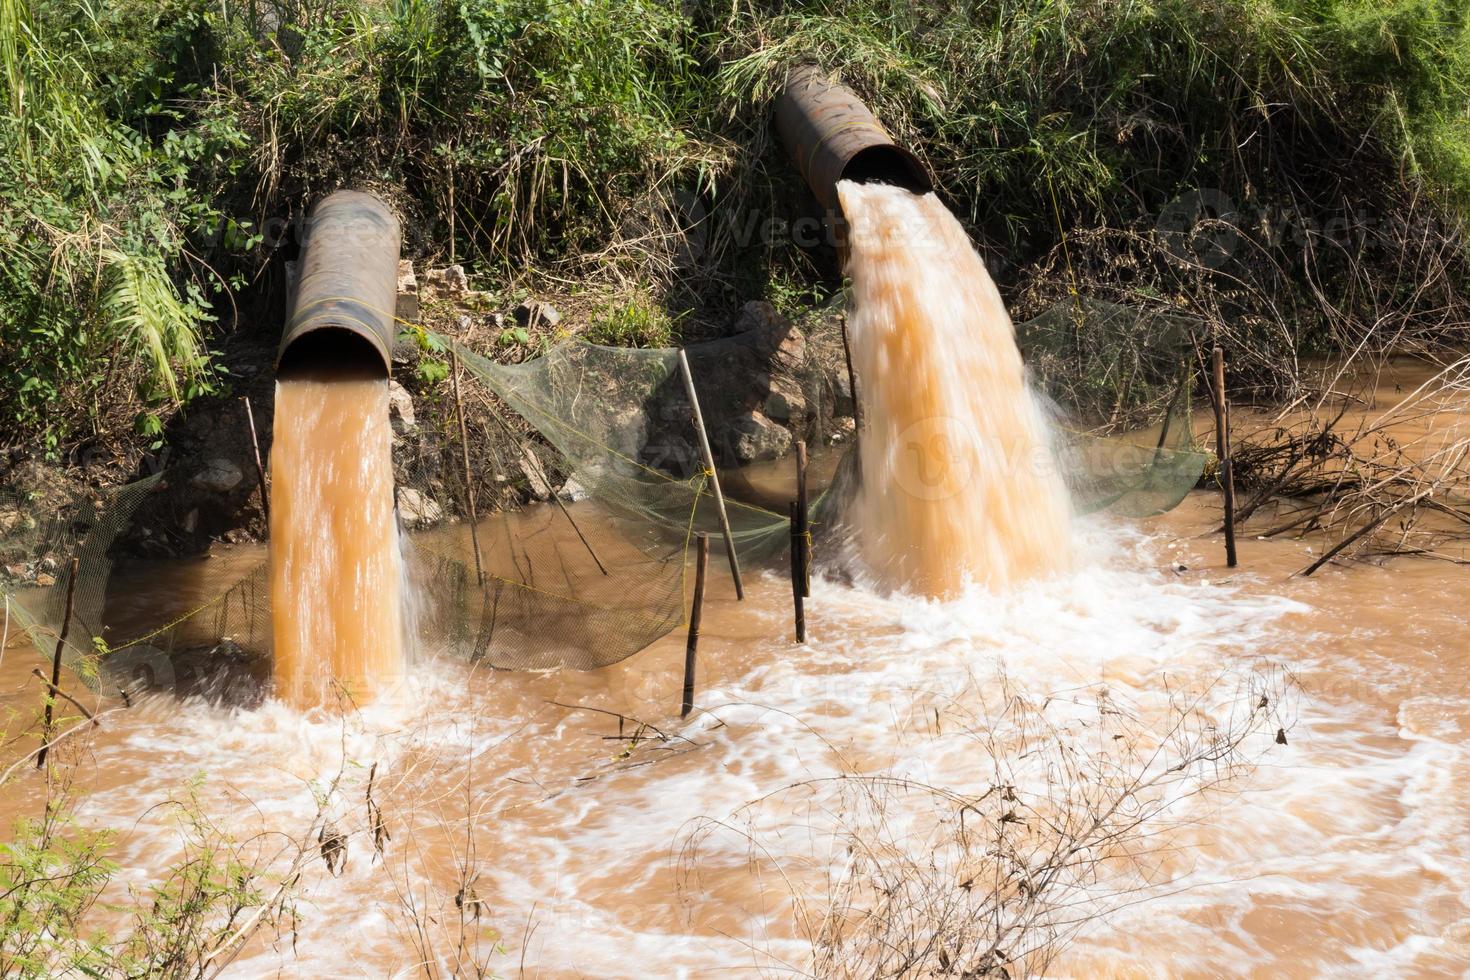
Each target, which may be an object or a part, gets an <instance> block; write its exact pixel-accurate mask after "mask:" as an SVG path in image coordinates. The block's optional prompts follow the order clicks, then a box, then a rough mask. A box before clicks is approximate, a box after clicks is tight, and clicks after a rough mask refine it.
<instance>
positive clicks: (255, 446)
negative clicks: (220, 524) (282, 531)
mask: <svg viewBox="0 0 1470 980" xmlns="http://www.w3.org/2000/svg"><path fill="white" fill-rule="evenodd" d="M245 418H246V419H247V420H248V421H249V422H250V448H251V449H252V450H254V452H255V480H256V482H257V483H259V484H260V512H261V513H262V514H264V515H265V524H266V527H267V528H269V527H270V523H271V501H270V496H269V495H268V494H267V493H266V491H265V466H264V464H262V463H261V461H260V437H259V436H258V435H257V434H256V432H255V412H253V411H251V409H250V396H249V395H246V396H245Z"/></svg>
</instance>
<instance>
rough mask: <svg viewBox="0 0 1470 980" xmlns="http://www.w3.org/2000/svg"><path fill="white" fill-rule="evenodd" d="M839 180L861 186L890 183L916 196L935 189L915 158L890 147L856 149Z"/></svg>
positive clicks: (899, 148)
mask: <svg viewBox="0 0 1470 980" xmlns="http://www.w3.org/2000/svg"><path fill="white" fill-rule="evenodd" d="M839 179H841V180H853V181H857V182H858V183H860V184H893V185H894V186H895V187H902V188H904V189H905V190H910V191H913V192H914V193H915V194H927V193H929V192H930V191H932V190H934V183H933V181H931V180H930V179H929V173H928V171H927V170H925V169H924V165H923V164H922V163H920V162H919V160H918V158H917V157H915V156H914V155H913V154H912V153H910V152H909V151H908V150H905V149H904V148H903V147H900V146H894V145H892V144H889V145H886V146H885V145H878V146H870V147H868V148H866V149H863V150H859V151H858V152H857V153H856V154H854V155H853V158H852V159H851V160H849V161H848V162H847V166H845V167H843V168H842V175H841V177H840V178H839Z"/></svg>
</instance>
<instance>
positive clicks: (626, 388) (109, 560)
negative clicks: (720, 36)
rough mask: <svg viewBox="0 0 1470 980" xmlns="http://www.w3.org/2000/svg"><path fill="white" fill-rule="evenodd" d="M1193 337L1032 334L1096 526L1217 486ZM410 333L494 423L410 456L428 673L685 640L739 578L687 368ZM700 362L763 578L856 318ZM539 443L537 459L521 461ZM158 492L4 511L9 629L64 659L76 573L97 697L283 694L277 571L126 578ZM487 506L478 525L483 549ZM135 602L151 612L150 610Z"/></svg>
mask: <svg viewBox="0 0 1470 980" xmlns="http://www.w3.org/2000/svg"><path fill="white" fill-rule="evenodd" d="M1196 327H1197V325H1196V324H1194V323H1193V322H1192V321H1190V320H1189V319H1188V318H1185V317H1180V316H1176V315H1172V314H1165V313H1148V312H1141V311H1138V310H1134V309H1130V308H1126V307H1121V306H1114V305H1110V304H1106V303H1100V302H1095V301H1087V300H1080V301H1070V300H1069V301H1067V302H1064V303H1061V304H1058V305H1057V306H1056V307H1054V308H1052V309H1050V310H1048V311H1046V312H1045V313H1043V314H1042V315H1040V316H1038V317H1036V318H1035V319H1032V320H1030V321H1027V322H1024V323H1021V324H1018V326H1017V337H1018V341H1019V343H1020V344H1021V347H1022V349H1023V351H1024V353H1025V355H1026V360H1027V364H1028V370H1029V371H1030V372H1031V373H1032V375H1033V378H1034V381H1035V383H1036V384H1037V385H1038V387H1039V388H1040V389H1041V390H1042V391H1044V392H1045V393H1046V394H1047V396H1048V398H1049V399H1050V401H1051V403H1052V404H1053V405H1054V407H1055V411H1056V415H1057V419H1058V426H1057V428H1058V430H1059V433H1060V437H1059V444H1058V452H1059V454H1060V455H1061V457H1062V463H1063V466H1064V469H1065V471H1066V473H1067V474H1068V478H1069V480H1070V484H1071V488H1072V492H1073V494H1074V497H1075V499H1076V503H1077V507H1078V509H1079V510H1080V511H1084V512H1087V511H1097V510H1106V511H1109V512H1111V513H1118V514H1124V515H1129V516H1140V515H1146V514H1153V513H1158V512H1161V511H1163V510H1167V509H1168V508H1169V507H1172V506H1173V505H1174V504H1176V503H1177V502H1178V501H1179V500H1180V499H1182V497H1183V496H1184V494H1185V493H1187V492H1188V490H1189V489H1190V488H1191V487H1193V486H1194V485H1195V483H1196V482H1197V480H1198V479H1199V476H1200V473H1201V471H1202V470H1203V467H1204V463H1205V460H1206V456H1205V454H1204V453H1202V452H1200V451H1199V450H1198V449H1197V448H1196V446H1195V445H1194V439H1193V433H1192V430H1191V426H1190V424H1189V412H1190V407H1191V400H1192V399H1191V389H1190V384H1191V381H1190V379H1191V375H1192V371H1191V370H1190V366H1191V364H1192V345H1191V331H1192V330H1194V329H1196ZM412 329H414V330H419V331H421V333H420V338H421V339H422V340H423V341H425V343H426V344H427V347H428V349H429V350H430V351H437V352H439V353H441V354H447V353H449V352H453V354H454V355H455V356H456V357H457V359H458V361H459V362H460V364H461V365H462V367H463V370H462V374H461V377H460V383H461V391H460V398H461V399H462V401H463V403H464V404H465V405H467V406H475V407H476V411H474V412H473V413H472V414H473V416H474V419H475V421H474V423H473V425H471V426H470V427H468V428H467V430H466V435H467V437H468V438H467V439H466V440H465V441H466V443H474V444H475V446H476V449H477V452H476V453H475V455H474V457H473V459H474V462H473V463H472V465H471V466H470V467H468V468H466V466H465V465H464V457H465V455H467V454H468V453H467V451H465V450H463V447H462V445H461V441H460V439H459V438H458V433H457V432H454V431H436V432H420V433H419V434H418V435H417V436H416V437H413V438H410V437H406V436H405V437H403V438H402V439H399V440H397V441H396V442H395V480H396V484H397V490H396V493H397V504H398V512H399V519H400V521H401V523H402V525H403V526H404V527H405V529H406V530H407V531H408V532H409V534H408V536H407V542H406V546H405V556H406V569H407V575H408V577H409V579H410V582H411V584H412V588H411V590H410V592H411V595H413V596H414V597H415V599H414V609H413V616H412V629H413V630H414V632H415V634H416V637H417V642H416V643H414V644H412V646H413V648H414V649H415V650H417V651H419V655H421V656H432V655H437V654H447V655H451V656H456V657H461V658H464V659H468V660H472V661H474V662H477V663H484V664H486V665H488V666H491V667H495V668H501V669H515V670H541V669H554V668H560V667H570V668H575V669H582V670H590V669H595V668H598V667H602V666H606V665H608V664H612V663H616V662H618V661H620V660H622V659H624V658H626V657H628V656H630V655H632V654H633V653H636V652H637V651H638V650H641V649H643V648H644V647H646V646H647V645H648V644H649V643H651V642H653V641H654V640H656V639H658V638H659V637H661V636H663V635H665V634H666V633H668V632H669V631H671V630H673V629H675V628H678V627H679V626H681V625H682V624H683V623H684V622H685V619H686V604H687V592H688V588H687V586H688V582H687V569H688V564H689V563H688V559H687V556H688V554H689V548H688V546H689V544H690V542H691V540H692V538H693V536H694V535H695V534H696V533H700V532H703V533H707V534H709V535H710V537H711V541H712V544H713V545H714V547H715V553H714V555H712V558H711V573H712V574H722V572H723V568H722V566H723V563H724V555H723V553H722V551H721V546H720V524H719V520H718V514H717V511H716V507H715V499H714V494H713V488H712V485H711V475H712V474H711V473H710V472H709V470H708V469H707V468H706V466H705V465H704V462H703V458H702V453H701V450H700V448H699V442H698V437H697V434H696V430H695V427H694V425H693V422H692V416H693V407H692V406H691V404H690V402H689V398H688V395H687V393H686V389H685V386H684V383H683V380H682V377H681V374H680V370H679V364H678V354H677V352H676V351H673V350H630V349H625V348H610V347H599V346H594V345H590V344H585V343H580V342H568V343H564V344H562V345H560V346H558V347H556V348H553V349H552V350H550V351H548V352H547V353H546V354H544V355H543V356H540V357H537V358H535V359H532V360H529V361H526V362H525V363H521V364H504V363H499V362H496V361H493V360H490V359H488V358H486V357H483V356H481V355H480V354H479V353H477V352H476V351H474V350H471V349H469V348H467V347H465V346H463V345H460V344H456V343H455V342H453V341H451V340H449V339H447V338H444V337H439V336H436V335H433V334H429V333H428V332H426V331H422V330H421V328H417V327H414V328H412ZM689 360H690V366H691V373H692V375H693V378H694V381H695V384H696V386H697V390H698V393H699V399H700V403H701V407H702V409H703V412H704V415H705V418H706V421H707V423H708V429H709V435H710V440H711V443H712V447H713V453H714V455H715V458H716V462H717V464H718V465H719V466H720V469H721V473H722V477H723V478H724V483H725V490H726V493H727V496H728V500H727V511H728V514H729V520H730V524H731V529H732V534H733V537H734V539H735V541H736V545H737V550H738V552H739V554H740V557H741V558H742V559H743V560H744V561H745V562H746V563H747V564H748V565H751V564H754V563H755V562H756V561H757V560H759V559H760V558H762V557H764V556H767V555H770V554H772V553H774V552H776V551H777V550H779V549H782V548H784V547H786V545H787V542H788V541H789V527H788V524H787V512H786V507H785V500H786V499H789V488H790V483H789V481H788V482H787V483H786V484H785V485H784V486H780V487H779V488H778V490H777V491H776V492H775V493H774V494H772V493H766V494H764V495H763V494H762V493H761V492H759V486H758V481H754V480H751V479H747V478H745V476H744V472H748V471H741V470H739V469H738V468H736V466H735V464H736V463H738V462H739V461H741V460H742V459H745V458H748V457H750V456H752V455H755V456H758V457H759V456H764V457H779V456H781V455H782V454H784V453H786V452H787V451H788V450H789V448H790V444H791V442H792V440H793V438H796V437H804V438H805V439H806V441H807V443H808V445H810V446H812V447H824V446H826V445H827V444H828V442H829V441H830V437H832V436H833V435H834V434H835V433H837V432H838V431H841V430H843V429H844V427H846V428H847V429H849V430H850V426H851V422H850V420H849V419H848V416H850V414H851V391H850V390H849V386H848V384H847V377H846V371H845V366H844V358H843V356H842V337H841V316H840V313H839V312H838V311H829V312H828V314H827V315H824V316H820V317H814V318H813V319H812V321H811V322H809V323H808V324H806V325H804V326H803V327H801V328H799V329H790V328H783V329H775V328H771V329H765V328H759V329H753V330H750V331H747V332H745V333H742V334H741V335H739V336H736V337H731V338H728V339H726V340H722V341H717V342H714V343H711V344H705V345H700V346H699V347H697V348H692V349H691V350H690V351H689ZM443 387H444V388H446V389H447V388H448V387H449V383H448V382H445V383H444V385H443ZM441 397H448V395H447V391H446V392H445V393H443V394H441ZM772 420H777V421H778V422H779V423H780V424H779V425H774V424H771V422H772ZM530 429H534V430H535V432H536V433H537V434H539V436H540V438H539V439H530V438H526V434H527V432H528V431H529V430H530ZM832 451H833V452H840V451H842V450H841V449H834V450H832ZM779 465H781V466H782V467H783V468H789V463H781V464H779ZM161 479H162V478H161V477H152V478H149V479H146V480H141V481H139V482H137V483H133V484H129V485H127V486H124V487H122V488H120V489H117V490H114V491H111V492H109V493H94V494H89V495H87V496H85V497H83V498H79V499H78V500H76V501H74V502H73V503H71V504H70V505H68V506H65V507H62V508H60V509H59V510H58V509H55V508H53V510H52V512H50V513H48V514H40V513H35V512H34V511H33V509H31V508H29V507H28V506H27V504H26V502H25V501H24V500H23V499H20V498H11V499H0V565H3V567H4V576H5V577H4V578H3V579H0V591H3V592H4V593H5V595H6V605H7V607H8V610H9V616H10V622H11V623H12V624H13V626H20V627H22V628H24V629H25V630H26V631H27V632H28V633H29V634H30V636H31V638H32V639H33V641H34V642H35V643H36V645H37V648H38V649H40V650H41V651H43V652H44V653H46V654H47V655H49V654H50V652H51V651H52V650H53V649H54V648H55V646H56V643H57V638H58V635H59V633H60V629H61V625H62V622H63V620H64V618H65V603H66V591H67V587H68V584H69V583H68V575H69V572H68V568H67V561H68V559H69V558H70V557H71V556H73V555H75V556H77V557H78V558H79V559H80V569H81V571H80V573H79V577H78V582H77V586H76V590H75V597H74V603H73V605H74V608H73V614H72V620H71V627H70V629H69V631H68V634H67V638H66V642H65V644H64V645H63V654H62V656H63V662H64V663H65V664H66V665H67V666H68V667H69V668H70V669H72V670H73V671H74V672H75V673H77V675H78V676H80V677H82V678H83V679H84V680H85V681H86V682H87V683H88V684H89V685H92V686H94V687H97V688H101V689H104V690H106V691H107V692H108V693H115V692H122V693H124V694H128V693H130V692H132V691H136V690H140V689H143V688H147V687H157V686H167V687H174V688H182V689H185V690H188V689H190V687H189V685H190V684H192V683H193V682H194V681H196V680H199V681H201V682H202V680H203V678H205V677H206V676H208V675H210V674H211V672H212V671H217V669H218V667H219V666H220V665H222V664H223V665H228V666H230V667H232V668H233V669H232V670H230V671H227V672H226V675H225V676H226V682H225V683H226V684H227V685H229V688H228V690H227V691H226V692H225V693H226V694H227V695H228V694H231V693H233V694H234V695H236V696H240V697H251V696H256V695H257V694H258V692H259V690H260V689H261V685H262V684H263V683H264V682H265V681H267V680H268V676H269V660H270V643H271V621H270V589H269V581H268V577H267V571H266V566H265V550H264V548H259V547H257V548H254V549H249V548H247V549H241V550H240V551H239V552H238V553H236V554H235V557H234V558H232V559H230V560H229V562H228V567H227V570H226V571H224V572H219V573H216V574H213V575H210V576H205V577H202V578H201V577H200V576H199V575H197V574H192V573H190V571H189V570H188V569H185V570H184V572H182V573H179V572H177V571H176V572H175V573H174V574H175V575H176V576H177V582H176V583H169V582H166V581H163V582H161V584H160V580H159V579H158V576H159V575H162V574H164V572H163V571H161V569H162V568H167V567H174V568H177V566H178V563H177V562H173V563H168V565H159V564H144V565H138V564H136V563H133V564H129V565H126V566H123V567H116V566H117V564H118V559H117V554H118V552H119V550H120V549H119V545H120V543H122V542H126V541H128V540H134V539H136V538H137V536H138V535H139V534H140V533H142V532H141V531H140V529H139V528H138V527H136V526H134V525H135V517H136V515H137V514H138V511H139V507H140V506H141V505H142V504H143V503H144V502H145V501H146V500H147V498H148V495H149V494H150V493H152V492H153V491H154V490H155V489H156V488H157V487H158V486H159V485H160V480H161ZM778 483H779V481H778ZM527 498H531V499H533V500H537V501H540V502H539V503H536V504H534V505H532V506H525V507H497V508H495V512H494V513H492V514H490V515H488V516H486V515H485V514H484V513H483V511H484V510H486V509H489V508H487V507H486V503H487V502H496V503H503V502H504V501H506V500H523V499H527ZM472 499H474V500H476V501H479V502H481V503H480V511H479V512H477V513H479V514H480V517H481V519H480V520H479V521H478V523H475V524H474V528H475V533H474V534H473V535H472V534H471V533H469V529H470V527H471V525H472V522H471V521H470V520H469V516H470V514H471V500H472ZM839 506H840V501H839V500H838V499H837V497H836V495H835V494H819V495H817V496H816V497H815V499H814V505H813V523H814V525H816V526H817V528H818V530H819V531H820V529H821V526H822V525H824V524H828V523H829V517H830V516H832V515H833V514H834V511H835V509H836V508H837V507H839ZM831 523H835V522H831ZM201 581H207V582H210V583H212V584H211V585H209V586H200V585H199V584H198V583H199V582H201ZM140 585H142V586H146V588H144V589H143V590H142V594H146V597H147V598H146V601H139V600H138V599H137V595H138V594H140V593H139V586H140Z"/></svg>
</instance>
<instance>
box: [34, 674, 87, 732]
mask: <svg viewBox="0 0 1470 980" xmlns="http://www.w3.org/2000/svg"><path fill="white" fill-rule="evenodd" d="M31 673H32V674H34V675H35V677H36V679H37V680H39V681H40V682H41V683H42V684H45V685H46V686H47V687H49V688H50V689H51V693H52V694H54V695H56V696H57V697H59V698H65V699H66V700H67V701H70V702H71V704H72V706H73V707H74V708H76V709H77V710H78V711H80V712H81V713H82V714H83V715H85V716H86V717H87V720H88V721H90V722H91V723H92V724H94V725H95V724H97V719H96V718H95V717H93V715H92V712H90V711H88V710H87V706H86V705H85V704H82V702H80V701H78V700H77V699H76V698H74V697H72V696H71V695H70V694H67V693H66V692H65V691H63V690H62V689H61V688H59V687H57V686H56V685H55V684H52V683H51V682H50V681H48V680H47V679H46V675H45V674H43V673H41V668H40V667H33V668H31Z"/></svg>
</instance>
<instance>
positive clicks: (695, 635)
mask: <svg viewBox="0 0 1470 980" xmlns="http://www.w3.org/2000/svg"><path fill="white" fill-rule="evenodd" d="M696 540H697V541H698V543H699V546H698V549H697V551H698V557H697V558H696V559H695V565H694V607H693V608H692V609H690V610H689V640H688V642H687V643H686V644H685V646H684V700H683V702H682V704H681V705H680V707H679V717H680V718H688V717H689V712H691V711H693V710H694V665H695V661H696V659H697V658H698V655H699V620H700V617H701V614H702V613H703V612H704V571H705V569H706V568H707V567H708V566H709V535H708V534H705V533H704V532H703V531H701V532H700V533H699V534H698V535H696Z"/></svg>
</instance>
